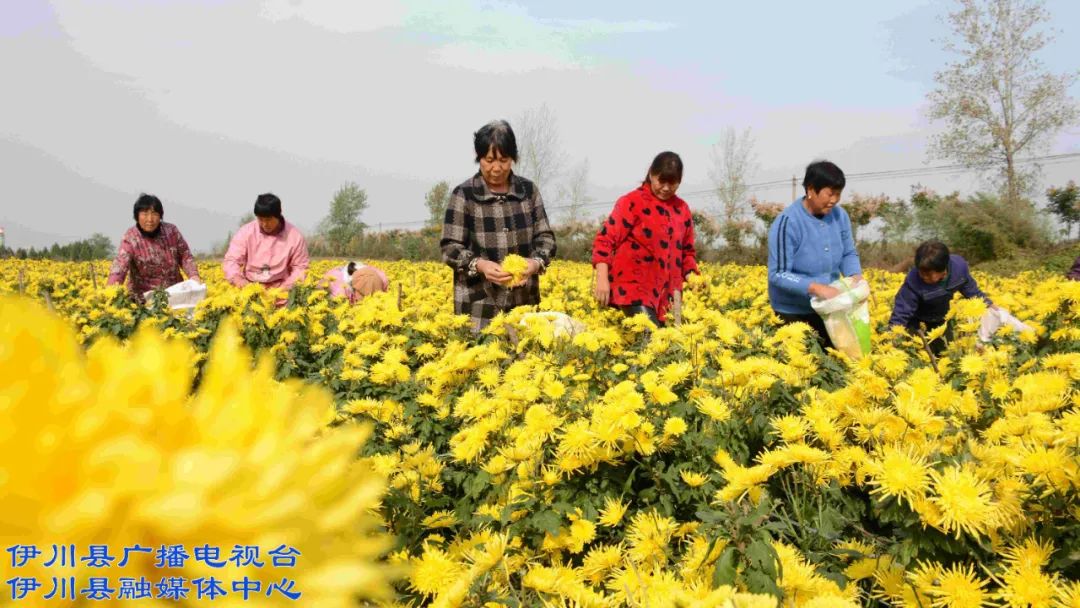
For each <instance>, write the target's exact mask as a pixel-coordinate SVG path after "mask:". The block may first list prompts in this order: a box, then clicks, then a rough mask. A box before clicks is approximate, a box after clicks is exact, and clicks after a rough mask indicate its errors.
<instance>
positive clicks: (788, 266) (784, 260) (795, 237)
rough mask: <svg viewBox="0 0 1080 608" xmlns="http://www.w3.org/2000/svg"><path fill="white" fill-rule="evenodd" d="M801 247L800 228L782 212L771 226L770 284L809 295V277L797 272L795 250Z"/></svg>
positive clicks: (795, 292) (794, 292)
mask: <svg viewBox="0 0 1080 608" xmlns="http://www.w3.org/2000/svg"><path fill="white" fill-rule="evenodd" d="M798 247H799V230H798V228H797V227H796V226H794V225H792V220H791V218H790V217H788V216H787V215H783V214H781V215H780V216H779V217H777V218H776V220H775V221H774V222H773V223H772V226H769V284H770V285H772V286H774V287H776V288H778V289H781V290H783V291H787V292H790V293H793V294H797V295H807V294H808V293H809V290H810V283H811V282H812V281H811V280H810V278H809V277H807V276H805V275H801V274H796V273H795V272H793V271H792V268H793V267H794V258H795V251H796V250H797V249H798Z"/></svg>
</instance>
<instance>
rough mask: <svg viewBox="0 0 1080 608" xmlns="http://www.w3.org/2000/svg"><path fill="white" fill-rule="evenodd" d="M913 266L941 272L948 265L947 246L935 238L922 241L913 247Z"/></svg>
mask: <svg viewBox="0 0 1080 608" xmlns="http://www.w3.org/2000/svg"><path fill="white" fill-rule="evenodd" d="M915 267H916V268H918V269H919V270H932V271H934V272H943V271H944V270H946V269H948V267H949V248H948V246H946V245H945V243H942V242H941V241H939V240H937V239H931V240H929V241H924V242H923V243H922V244H920V245H919V246H918V248H916V249H915Z"/></svg>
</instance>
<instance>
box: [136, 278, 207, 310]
mask: <svg viewBox="0 0 1080 608" xmlns="http://www.w3.org/2000/svg"><path fill="white" fill-rule="evenodd" d="M153 294H154V292H153V291H148V292H146V293H145V294H143V295H144V297H145V298H146V301H147V302H149V301H150V299H151V296H152V295H153ZM165 294H166V295H168V296H169V308H171V309H173V310H186V309H189V308H195V306H196V305H197V304H198V303H199V302H202V301H203V300H204V299H206V285H205V284H203V283H200V282H198V281H196V280H194V279H188V280H186V281H182V282H180V283H177V284H175V285H170V286H168V287H166V288H165Z"/></svg>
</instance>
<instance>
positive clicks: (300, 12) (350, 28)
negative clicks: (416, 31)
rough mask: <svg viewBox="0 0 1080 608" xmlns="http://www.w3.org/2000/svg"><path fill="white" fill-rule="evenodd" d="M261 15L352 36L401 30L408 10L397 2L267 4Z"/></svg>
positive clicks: (272, 0) (292, 0)
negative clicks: (357, 33) (295, 21)
mask: <svg viewBox="0 0 1080 608" xmlns="http://www.w3.org/2000/svg"><path fill="white" fill-rule="evenodd" d="M260 15H261V16H262V17H263V18H265V19H267V20H269V21H272V22H279V21H286V20H289V19H301V20H304V21H307V22H308V23H311V24H312V25H316V26H318V27H321V28H324V29H327V30H330V31H333V32H340V33H355V32H373V31H376V30H381V29H385V28H392V27H401V26H402V25H404V24H405V20H406V18H407V17H408V15H409V9H408V7H406V6H405V4H403V3H402V2H397V1H396V0H380V1H378V2H359V1H355V0H266V1H265V3H264V4H263V5H262V9H261V11H260Z"/></svg>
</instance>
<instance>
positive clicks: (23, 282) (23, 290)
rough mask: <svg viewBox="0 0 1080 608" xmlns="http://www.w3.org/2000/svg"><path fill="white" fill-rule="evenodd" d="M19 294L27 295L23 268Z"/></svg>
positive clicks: (20, 270) (20, 274) (20, 273)
mask: <svg viewBox="0 0 1080 608" xmlns="http://www.w3.org/2000/svg"><path fill="white" fill-rule="evenodd" d="M19 293H26V276H25V275H24V274H23V269H22V268H20V269H19Z"/></svg>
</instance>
